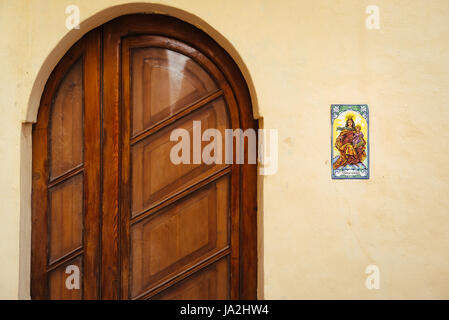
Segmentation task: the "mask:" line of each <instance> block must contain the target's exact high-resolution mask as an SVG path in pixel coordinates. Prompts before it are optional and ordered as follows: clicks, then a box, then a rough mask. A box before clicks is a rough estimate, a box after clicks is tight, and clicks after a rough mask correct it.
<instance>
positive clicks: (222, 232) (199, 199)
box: [131, 176, 230, 296]
mask: <svg viewBox="0 0 449 320" xmlns="http://www.w3.org/2000/svg"><path fill="white" fill-rule="evenodd" d="M229 181H230V179H229V176H224V177H222V178H221V179H219V180H217V181H215V182H213V183H211V184H208V185H207V186H205V187H203V188H201V189H199V190H197V191H195V192H194V193H192V194H191V195H189V196H187V197H185V198H182V199H181V200H179V201H177V202H175V203H174V204H172V205H170V206H168V207H167V208H164V209H162V210H160V211H157V212H155V213H152V214H151V215H149V216H147V217H146V218H144V219H143V220H141V221H139V222H137V223H135V224H133V225H132V226H131V265H132V273H131V277H132V294H133V296H135V295H138V294H139V293H141V292H142V289H145V288H146V289H148V288H150V287H151V286H152V285H154V284H155V283H156V282H157V281H160V280H161V279H164V278H167V276H173V275H174V274H176V273H177V272H180V271H182V270H183V269H185V268H186V267H187V266H192V265H194V264H195V263H197V262H199V261H200V260H201V259H204V258H205V257H207V256H210V255H212V254H213V253H216V252H218V251H220V250H223V249H225V248H226V247H227V246H229V240H230V239H229V230H230V226H229V221H230V216H229V209H230V208H229V188H230V184H229Z"/></svg>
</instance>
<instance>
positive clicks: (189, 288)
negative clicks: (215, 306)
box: [152, 257, 230, 300]
mask: <svg viewBox="0 0 449 320" xmlns="http://www.w3.org/2000/svg"><path fill="white" fill-rule="evenodd" d="M229 298H230V292H229V260H228V258H227V257H226V258H224V259H221V260H219V261H217V262H215V263H213V264H212V265H210V266H208V267H206V268H204V269H202V270H201V271H199V272H198V273H196V274H194V275H193V276H191V277H189V278H187V279H186V280H184V281H181V282H180V283H178V284H176V285H174V286H173V287H171V288H169V289H167V290H165V291H162V292H161V293H160V294H158V295H156V296H154V297H152V299H154V300H225V299H229Z"/></svg>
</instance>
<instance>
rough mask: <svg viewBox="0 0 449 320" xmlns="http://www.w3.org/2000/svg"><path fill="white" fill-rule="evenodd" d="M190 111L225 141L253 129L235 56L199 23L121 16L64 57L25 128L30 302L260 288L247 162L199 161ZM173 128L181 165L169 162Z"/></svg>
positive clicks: (220, 295)
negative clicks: (29, 171) (29, 143)
mask: <svg viewBox="0 0 449 320" xmlns="http://www.w3.org/2000/svg"><path fill="white" fill-rule="evenodd" d="M194 121H201V131H200V134H202V133H203V132H204V131H205V130H207V129H210V128H214V129H217V130H219V132H220V133H221V136H222V146H223V147H224V146H225V141H224V137H225V134H224V130H225V129H237V128H241V129H242V130H246V129H256V127H257V126H256V122H255V121H254V120H253V119H252V112H251V104H250V99H249V94H248V89H247V87H246V84H245V82H244V80H243V77H242V75H241V74H240V72H239V70H238V68H237V66H236V65H235V63H234V62H233V61H232V59H231V58H230V57H229V55H228V54H227V53H226V52H225V51H224V50H223V49H222V48H221V47H219V46H218V45H217V44H216V43H215V42H214V41H213V40H212V39H211V38H210V37H208V36H207V35H206V34H205V33H203V32H201V31H200V30H198V29H196V28H195V27H193V26H191V25H189V24H186V23H184V22H181V21H180V20H177V19H174V18H169V17H166V16H160V15H130V16H124V17H121V18H118V19H115V20H113V21H111V22H109V23H107V24H106V25H104V26H102V27H101V28H98V29H96V30H94V31H92V32H90V33H89V34H88V35H86V36H85V37H84V38H83V39H81V40H80V41H79V42H78V43H77V44H76V45H75V46H74V47H73V48H72V49H71V50H70V51H69V52H68V53H67V54H66V55H65V57H64V58H63V59H62V60H61V62H60V63H59V64H58V66H57V67H56V69H55V70H54V72H53V74H52V76H51V77H50V79H49V81H48V83H47V85H46V88H45V92H44V94H43V97H42V102H41V108H40V111H39V117H38V121H37V123H36V125H35V126H34V130H33V227H32V228H33V246H32V279H31V280H32V283H31V285H32V297H33V298H39V299H52V298H56V299H83V298H85V299H100V298H101V299H241V298H243V299H254V298H256V273H257V264H256V262H257V252H256V251H257V246H256V228H257V226H256V222H257V220H256V166H255V165H250V164H235V162H234V164H226V163H225V162H224V151H223V161H222V163H210V164H206V163H203V162H202V161H200V162H198V161H197V160H198V159H196V160H195V159H194V155H193V154H195V152H196V151H197V149H195V148H197V146H198V145H197V144H196V143H197V142H194V141H193V139H195V138H198V137H194V135H195V134H194V129H193V124H194ZM196 123H198V122H196ZM175 129H185V130H186V132H188V133H190V137H189V139H190V151H191V152H190V161H191V162H190V163H189V164H184V163H181V164H174V163H173V162H172V161H171V160H170V152H171V149H172V148H173V146H174V145H175V144H177V143H178V142H177V141H171V139H170V135H171V133H172V132H173V131H174V130H175ZM199 139H201V136H200V137H199ZM197 141H198V140H197ZM199 143H200V146H201V147H205V146H206V145H207V144H208V143H209V142H199ZM196 154H197V153H196ZM234 154H235V150H234ZM200 155H201V153H200ZM200 160H201V159H200ZM245 163H246V162H245ZM69 265H75V266H76V267H78V268H79V269H80V270H81V272H80V277H81V284H82V285H81V286H80V289H72V290H69V289H68V288H67V286H66V281H67V277H68V276H69V274H67V273H66V268H67V266H69Z"/></svg>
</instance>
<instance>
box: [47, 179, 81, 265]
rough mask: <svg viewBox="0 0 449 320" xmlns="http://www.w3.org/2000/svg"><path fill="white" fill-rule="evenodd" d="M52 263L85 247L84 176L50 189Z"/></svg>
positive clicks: (50, 257) (50, 254) (50, 251)
mask: <svg viewBox="0 0 449 320" xmlns="http://www.w3.org/2000/svg"><path fill="white" fill-rule="evenodd" d="M49 200H50V210H49V211H50V212H49V213H50V219H49V222H48V225H49V234H50V242H49V247H50V248H49V259H50V263H52V262H54V261H55V260H58V259H60V258H62V257H63V256H66V255H67V254H69V253H71V252H73V251H74V250H76V249H79V248H81V247H82V245H83V216H84V209H83V207H84V206H83V204H84V203H83V176H82V175H76V176H75V177H73V178H71V179H69V180H67V181H65V182H63V183H61V184H59V185H57V186H55V187H53V188H50V191H49Z"/></svg>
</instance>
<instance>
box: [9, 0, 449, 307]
mask: <svg viewBox="0 0 449 320" xmlns="http://www.w3.org/2000/svg"><path fill="white" fill-rule="evenodd" d="M124 3H126V1H111V0H96V1H90V0H78V1H76V0H71V1H65V0H0V39H1V40H0V41H1V45H0V70H1V72H0V112H1V113H0V114H1V117H0V181H2V183H0V205H1V206H0V216H1V221H2V222H1V224H0V255H1V260H0V298H9V299H16V298H17V297H19V291H20V292H21V294H20V297H21V298H26V297H27V292H28V291H27V290H28V285H29V284H28V283H27V279H28V273H29V267H28V265H29V257H28V254H29V212H30V203H29V201H30V168H29V167H30V163H31V159H30V125H29V124H22V123H23V122H27V121H33V119H34V117H35V111H36V107H35V106H36V104H37V102H38V99H39V95H40V92H41V91H40V90H41V89H39V88H42V85H43V83H45V79H46V76H45V75H48V73H49V72H50V71H51V68H52V67H53V66H54V64H55V63H56V62H57V60H58V59H59V58H60V57H61V56H62V54H63V52H64V51H65V50H66V49H67V48H68V47H69V46H70V44H72V43H73V42H74V41H75V40H76V39H77V38H79V37H81V35H82V32H84V31H85V29H86V28H89V26H92V27H94V26H95V25H96V24H98V23H101V22H103V21H105V19H108V18H109V17H110V16H116V15H118V14H120V13H128V11H129V12H135V11H136V10H137V11H142V10H143V9H141V8H143V7H142V5H140V7H139V5H137V4H135V5H131V6H127V7H123V8H121V9H120V10H119V12H117V11H114V10H112V11H102V10H104V9H106V8H109V7H111V6H114V5H119V4H124ZM158 3H159V4H161V5H154V6H148V7H145V8H147V9H145V10H144V11H158V12H165V13H169V14H172V15H176V16H180V17H182V18H184V19H186V20H188V21H190V22H192V23H195V24H197V25H199V26H200V27H202V28H203V29H205V30H206V31H207V32H209V33H210V34H211V35H212V36H213V37H215V38H216V39H217V40H218V41H219V42H220V43H221V44H222V45H223V46H224V47H225V48H226V49H228V50H229V51H233V50H234V52H231V54H233V56H234V57H235V59H236V60H237V62H238V63H239V65H240V66H241V67H242V69H244V74H245V76H246V77H247V79H248V81H250V82H251V89H252V95H253V99H257V102H256V103H255V115H256V116H257V117H259V116H261V117H263V126H264V127H265V128H278V129H279V171H278V173H277V174H276V175H273V176H266V177H263V178H261V179H260V180H261V184H263V189H261V190H262V191H261V193H260V203H259V214H260V216H261V217H262V216H263V218H262V219H261V220H260V221H261V222H262V224H261V226H260V231H261V232H260V234H261V242H260V244H259V245H260V248H261V250H260V252H259V256H260V259H261V263H260V268H261V275H260V276H261V281H260V285H261V288H260V296H261V297H265V298H270V299H304V298H305V299H311V298H323V299H327V298H337V299H345V298H355V299H357V298H361V299H367V298H368V299H369V298H385V299H390V298H399V299H400V298H424V299H426V298H445V299H448V298H449V250H448V249H449V232H448V225H449V202H448V199H447V190H448V185H449V168H448V160H447V159H448V156H449V143H448V141H449V125H448V119H449V107H448V105H447V101H448V100H449V75H448V72H449V42H448V41H447V39H448V38H449V1H447V0H438V1H437V0H428V1H424V0H413V1H405V0H402V1H401V0H374V1H371V0H370V1H365V0H342V1H335V0H327V1H326V0H316V1H308V0H292V1H287V0H281V1H274V0H249V1H241V0H228V1H218V0H177V1H174V0H167V1H159V2H158ZM69 4H76V5H79V7H80V9H81V19H82V21H85V22H84V26H83V24H82V28H81V30H80V31H72V32H68V30H67V29H66V28H65V19H66V14H65V12H64V11H65V7H66V6H67V5H69ZM370 4H375V5H378V6H379V8H380V29H379V30H367V29H366V28H365V19H366V16H367V15H366V13H365V8H366V6H367V5H370ZM163 5H167V6H173V7H175V8H177V9H170V8H165V7H164V6H163ZM136 8H137V9H136ZM139 8H140V9H139ZM127 10H128V11H127ZM179 10H184V11H186V12H188V13H189V14H183V13H182V11H179ZM196 17H198V18H196ZM89 19H90V20H89ZM255 101H256V100H255ZM331 103H366V104H369V106H370V125H371V127H370V138H371V141H370V144H371V145H370V148H371V179H370V180H368V181H332V180H331V179H330V168H329V158H330V156H329V152H330V134H331V129H330V120H329V105H330V104H331ZM33 108H34V109H33ZM19 239H20V241H19ZM369 264H375V265H377V266H379V268H380V272H381V289H380V290H372V291H370V290H367V289H366V288H365V279H366V277H367V275H366V274H365V273H364V271H365V268H366V266H367V265H369ZM19 275H20V279H19Z"/></svg>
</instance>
